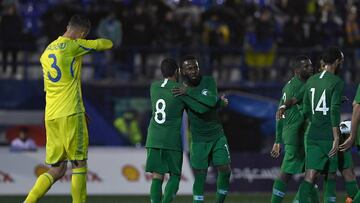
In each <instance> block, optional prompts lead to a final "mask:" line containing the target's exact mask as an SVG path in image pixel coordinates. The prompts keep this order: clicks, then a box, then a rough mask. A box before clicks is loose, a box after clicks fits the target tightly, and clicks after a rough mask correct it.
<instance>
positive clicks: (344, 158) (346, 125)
mask: <svg viewBox="0 0 360 203" xmlns="http://www.w3.org/2000/svg"><path fill="white" fill-rule="evenodd" d="M350 131H351V121H343V122H341V123H340V132H341V137H340V143H341V144H342V143H343V142H344V140H345V138H346V137H348V136H350ZM338 157H339V158H338V159H339V163H338V169H339V171H340V173H341V175H342V177H343V178H344V181H345V190H346V193H347V200H352V199H354V198H355V195H356V193H357V192H358V184H357V182H356V175H355V172H354V163H353V159H352V156H351V151H349V150H347V151H339V153H338Z"/></svg>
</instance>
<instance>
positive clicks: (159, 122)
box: [146, 58, 210, 203]
mask: <svg viewBox="0 0 360 203" xmlns="http://www.w3.org/2000/svg"><path fill="white" fill-rule="evenodd" d="M177 71H178V65H177V63H176V61H175V60H174V59H171V58H167V59H164V60H163V61H162V63H161V72H162V75H163V77H164V79H162V80H159V81H155V82H153V83H152V85H151V88H150V96H151V108H152V117H151V120H150V124H149V128H148V136H147V140H146V148H147V160H146V171H147V172H151V173H152V183H151V188H150V198H151V202H152V203H160V202H162V203H168V202H171V201H172V200H173V198H174V197H175V195H176V192H177V191H178V188H179V183H180V176H181V167H182V159H183V152H182V141H181V140H182V139H181V133H180V128H181V123H182V115H183V111H184V109H185V108H191V109H192V111H195V112H197V113H199V114H201V113H205V112H207V111H209V110H210V108H209V107H207V106H206V105H203V104H200V103H198V102H196V101H195V100H194V99H191V98H188V97H185V96H179V97H175V96H173V95H172V93H171V89H173V88H175V87H178V86H180V84H179V83H177ZM165 173H169V174H170V178H169V181H168V183H167V184H166V187H165V191H164V195H162V183H163V179H164V174H165Z"/></svg>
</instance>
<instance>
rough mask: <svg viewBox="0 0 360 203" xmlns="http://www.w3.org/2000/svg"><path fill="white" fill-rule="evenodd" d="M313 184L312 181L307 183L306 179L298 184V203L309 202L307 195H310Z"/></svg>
mask: <svg viewBox="0 0 360 203" xmlns="http://www.w3.org/2000/svg"><path fill="white" fill-rule="evenodd" d="M313 187H314V185H313V184H312V183H309V182H307V181H305V180H304V181H303V182H302V183H301V185H300V188H299V194H300V196H299V203H309V202H310V199H309V196H310V191H311V188H313Z"/></svg>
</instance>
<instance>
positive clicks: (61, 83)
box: [25, 15, 113, 203]
mask: <svg viewBox="0 0 360 203" xmlns="http://www.w3.org/2000/svg"><path fill="white" fill-rule="evenodd" d="M89 30H90V21H89V20H88V19H87V18H86V17H84V16H80V15H75V16H73V17H72V18H71V19H70V21H69V24H68V26H67V29H66V32H65V33H64V34H63V36H60V37H59V38H58V39H56V40H55V41H53V42H51V43H50V44H49V45H48V46H47V47H46V49H45V51H44V52H43V54H42V55H41V57H40V62H41V65H42V68H43V75H44V90H45V92H46V107H45V127H46V136H47V138H46V163H47V164H49V165H51V168H50V169H49V170H48V171H47V172H46V173H43V174H42V175H40V176H39V177H38V179H37V181H36V183H35V185H34V186H33V188H32V189H31V191H30V193H29V194H28V196H27V197H26V200H25V203H34V202H37V201H38V199H39V198H41V197H42V196H44V195H45V193H46V192H47V191H48V190H49V189H50V187H51V186H52V184H54V183H55V182H56V181H57V180H58V179H60V178H61V177H62V176H63V175H64V174H65V172H66V168H67V161H71V164H72V178H71V194H72V199H73V203H83V202H85V201H86V174H87V164H86V160H87V151H88V130H87V122H86V117H85V109H84V105H83V101H82V94H81V80H80V76H81V63H82V56H83V55H85V54H88V53H89V52H91V51H93V50H94V51H100V50H106V49H110V48H111V47H112V45H113V43H112V42H111V41H110V40H107V39H96V40H85V39H84V38H85V37H86V36H87V34H88V33H89Z"/></svg>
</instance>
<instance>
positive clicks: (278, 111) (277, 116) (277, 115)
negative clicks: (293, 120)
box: [276, 108, 285, 120]
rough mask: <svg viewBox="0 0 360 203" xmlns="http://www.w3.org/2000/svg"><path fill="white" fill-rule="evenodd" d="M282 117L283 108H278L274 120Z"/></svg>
mask: <svg viewBox="0 0 360 203" xmlns="http://www.w3.org/2000/svg"><path fill="white" fill-rule="evenodd" d="M282 118H285V109H284V108H279V109H278V110H277V112H276V120H280V119H282Z"/></svg>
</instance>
